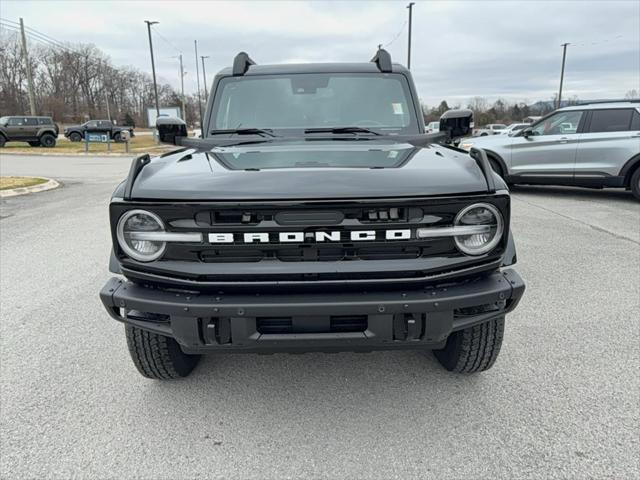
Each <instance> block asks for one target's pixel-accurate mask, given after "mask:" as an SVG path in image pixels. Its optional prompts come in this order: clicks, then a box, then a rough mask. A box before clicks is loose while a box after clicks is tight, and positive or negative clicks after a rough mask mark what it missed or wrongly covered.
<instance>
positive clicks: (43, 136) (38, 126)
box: [0, 116, 59, 148]
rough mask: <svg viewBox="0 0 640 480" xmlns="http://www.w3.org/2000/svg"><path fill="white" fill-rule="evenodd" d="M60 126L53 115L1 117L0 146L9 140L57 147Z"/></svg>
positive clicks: (37, 145) (36, 145)
mask: <svg viewBox="0 0 640 480" xmlns="http://www.w3.org/2000/svg"><path fill="white" fill-rule="evenodd" d="M58 132H59V128H58V125H57V124H56V123H55V122H54V121H53V119H52V118H51V117H29V116H15V117H2V118H0V147H4V145H5V143H7V142H27V143H28V144H29V145H30V146H32V147H40V146H43V147H47V148H51V147H55V146H56V139H57V138H58Z"/></svg>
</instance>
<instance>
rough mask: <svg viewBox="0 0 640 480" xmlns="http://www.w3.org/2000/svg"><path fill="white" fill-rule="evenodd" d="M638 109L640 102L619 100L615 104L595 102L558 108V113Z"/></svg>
mask: <svg viewBox="0 0 640 480" xmlns="http://www.w3.org/2000/svg"><path fill="white" fill-rule="evenodd" d="M629 107H635V108H640V100H619V101H615V102H595V103H588V102H585V103H582V104H580V105H571V106H570V107H562V108H559V109H558V111H566V110H600V109H605V108H606V109H610V108H629Z"/></svg>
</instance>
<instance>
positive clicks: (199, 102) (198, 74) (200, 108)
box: [193, 40, 204, 138]
mask: <svg viewBox="0 0 640 480" xmlns="http://www.w3.org/2000/svg"><path fill="white" fill-rule="evenodd" d="M193 44H194V46H195V48H196V80H197V82H198V109H199V110H200V130H202V128H204V125H202V100H200V71H199V70H198V41H197V40H194V41H193ZM202 134H203V135H202V138H204V131H203V132H202Z"/></svg>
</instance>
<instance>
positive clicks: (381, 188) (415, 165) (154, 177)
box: [132, 139, 487, 201]
mask: <svg viewBox="0 0 640 480" xmlns="http://www.w3.org/2000/svg"><path fill="white" fill-rule="evenodd" d="M485 192H487V182H486V180H485V177H484V175H483V173H482V170H481V169H480V168H479V166H478V165H477V164H476V162H475V160H473V159H472V158H471V157H469V156H468V155H466V154H465V153H462V152H458V151H455V150H453V149H450V148H446V147H442V146H438V145H430V146H427V147H414V146H412V145H409V144H406V143H393V142H389V141H388V139H385V140H384V141H383V140H376V141H373V140H371V141H336V140H334V141H331V140H328V141H306V142H305V141H301V142H295V143H287V142H267V143H258V144H248V145H236V146H231V147H217V148H213V149H211V150H207V151H198V150H195V149H187V150H181V151H179V152H175V153H172V154H169V155H165V156H163V157H158V158H154V159H153V160H152V161H151V162H150V163H149V164H148V165H147V166H145V167H144V168H143V169H142V171H141V172H140V174H139V176H138V178H137V179H136V181H135V184H134V186H133V190H132V199H135V200H194V201H197V200H211V201H217V200H219V201H228V200H239V201H244V200H252V201H254V200H294V199H295V200H320V199H345V198H384V197H422V196H433V195H458V194H471V193H485Z"/></svg>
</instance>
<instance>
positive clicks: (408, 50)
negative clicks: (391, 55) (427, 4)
mask: <svg viewBox="0 0 640 480" xmlns="http://www.w3.org/2000/svg"><path fill="white" fill-rule="evenodd" d="M414 5H415V2H411V3H409V5H407V8H408V9H409V39H408V46H407V68H408V69H409V70H411V21H412V13H413V6H414Z"/></svg>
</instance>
